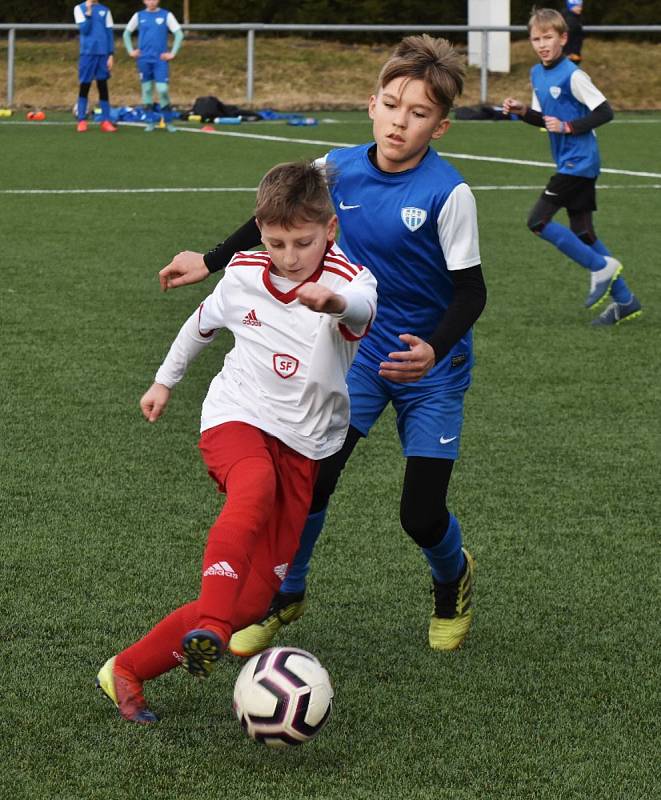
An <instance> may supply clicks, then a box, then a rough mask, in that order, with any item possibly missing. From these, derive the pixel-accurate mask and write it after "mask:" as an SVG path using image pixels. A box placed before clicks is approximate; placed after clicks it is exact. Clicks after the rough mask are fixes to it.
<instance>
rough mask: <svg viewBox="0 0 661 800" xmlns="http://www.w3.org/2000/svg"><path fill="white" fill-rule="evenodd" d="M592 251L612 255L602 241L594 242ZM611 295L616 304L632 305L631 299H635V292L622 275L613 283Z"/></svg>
mask: <svg viewBox="0 0 661 800" xmlns="http://www.w3.org/2000/svg"><path fill="white" fill-rule="evenodd" d="M592 249H593V250H594V251H596V252H597V253H599V254H600V255H602V256H609V255H611V251H610V250H609V249H608V248H607V247H606V245H605V244H604V243H603V242H602V241H601V240H600V239H597V241H596V242H594V244H593V245H592ZM611 294H612V295H613V300H615V302H616V303H623V304H624V305H626V304H627V303H630V302H631V298H632V297H633V292H632V291H631V289H630V288H629V287H628V286H627V284H626V282H625V280H624V278H623V277H622V276H621V275H620V276H619V278H616V279H615V281H614V282H613V285H612V286H611Z"/></svg>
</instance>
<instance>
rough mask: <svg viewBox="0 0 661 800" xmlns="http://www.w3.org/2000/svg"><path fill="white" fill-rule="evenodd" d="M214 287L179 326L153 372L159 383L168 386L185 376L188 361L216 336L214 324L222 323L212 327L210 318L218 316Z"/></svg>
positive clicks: (213, 319) (212, 320)
mask: <svg viewBox="0 0 661 800" xmlns="http://www.w3.org/2000/svg"><path fill="white" fill-rule="evenodd" d="M218 286H220V284H218ZM218 286H217V287H216V291H217V290H218ZM216 291H214V293H213V294H212V295H209V297H207V299H206V300H205V301H204V303H202V304H201V305H200V307H199V308H196V309H195V311H194V312H193V313H192V314H191V315H190V317H189V318H188V319H187V320H186V322H184V324H183V325H182V326H181V329H180V331H179V333H178V334H177V337H176V339H175V340H174V342H172V346H171V347H170V350H169V351H168V354H167V356H166V357H165V361H163V363H162V364H161V366H160V367H159V369H158V371H157V372H156V377H155V378H154V380H155V381H156V383H162V384H163V386H167V387H168V388H169V389H171V388H172V387H173V386H175V385H176V384H177V383H179V381H180V380H181V379H182V378H183V377H184V375H185V374H186V370H187V369H188V366H189V364H190V363H191V362H192V361H193V360H194V359H195V358H196V357H197V356H198V355H199V354H200V353H201V352H202V350H204V348H205V347H206V346H207V345H209V344H211V342H212V341H213V340H214V339H215V338H216V331H217V328H219V327H222V325H218V326H216V327H215V328H214V327H213V322H214V321H215V320H216V319H217V315H216V313H215V312H214V310H213V308H214V306H215V304H214V303H213V298H214V296H215V294H216ZM210 326H211V327H210Z"/></svg>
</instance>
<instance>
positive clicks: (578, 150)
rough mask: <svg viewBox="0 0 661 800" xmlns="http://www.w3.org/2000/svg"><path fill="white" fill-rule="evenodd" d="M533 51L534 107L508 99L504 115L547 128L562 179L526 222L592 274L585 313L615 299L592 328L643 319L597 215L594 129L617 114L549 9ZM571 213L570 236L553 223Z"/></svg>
mask: <svg viewBox="0 0 661 800" xmlns="http://www.w3.org/2000/svg"><path fill="white" fill-rule="evenodd" d="M528 30H529V32H530V43H531V45H532V47H533V50H534V51H535V52H536V53H537V55H538V56H539V60H540V63H539V64H536V65H535V66H534V67H533V68H532V69H531V70H530V82H531V84H532V90H533V94H532V104H531V106H530V107H529V106H527V105H525V104H524V103H522V102H521V101H520V100H517V99H515V98H513V97H507V98H506V99H505V100H504V101H503V110H504V111H505V113H514V114H517V115H518V116H520V117H521V119H522V120H523V121H524V122H527V123H528V124H529V125H535V126H536V127H538V128H546V130H547V131H548V133H549V142H550V145H551V153H552V155H553V160H554V161H555V163H556V166H557V172H556V173H555V175H553V176H552V177H551V179H550V181H549V182H548V184H547V186H546V188H545V189H544V191H543V192H542V194H541V196H540V197H539V199H538V200H537V202H536V203H535V205H534V206H533V208H532V210H531V212H530V214H529V216H528V228H529V229H530V230H531V231H532V233H534V234H536V235H537V236H539V237H540V238H541V239H544V240H545V241H547V242H550V243H551V244H553V245H554V246H555V247H557V248H558V250H560V252H562V253H564V254H565V255H566V256H568V257H569V258H571V259H572V260H573V261H575V262H576V263H577V264H579V265H580V266H582V267H583V268H584V269H586V270H588V271H589V273H590V289H589V291H588V295H587V297H586V300H585V307H586V308H597V306H599V305H600V304H601V303H602V302H603V301H604V300H605V299H606V298H607V297H608V296H609V294H610V296H611V297H612V298H613V301H614V302H612V303H611V304H610V305H609V306H608V307H607V308H606V309H605V311H603V312H602V313H601V314H600V315H599V316H597V317H595V318H594V319H593V320H592V324H593V325H599V326H604V325H605V326H609V325H618V324H619V323H620V322H623V321H624V320H633V319H636V318H637V317H639V316H640V314H641V313H642V306H641V304H640V301H639V300H638V298H637V297H636V296H635V295H634V293H633V292H632V291H631V289H629V287H628V286H627V284H626V282H625V280H624V278H623V277H622V275H621V274H620V273H621V272H622V264H620V262H619V261H618V260H617V259H616V258H613V256H612V255H611V252H610V250H609V249H608V248H607V247H606V245H605V244H604V243H603V242H602V241H601V240H600V239H598V238H597V234H596V233H595V230H594V227H593V224H592V213H593V211H596V209H597V203H596V191H595V189H596V183H597V177H598V176H599V169H600V161H599V146H598V145H597V137H596V135H595V133H594V129H595V128H596V127H598V126H599V125H603V124H604V123H606V122H610V120H611V119H613V111H612V109H611V107H610V105H609V103H608V101H607V100H606V98H605V97H604V95H603V94H602V93H601V92H600V91H599V89H597V87H596V86H595V85H594V84H593V83H592V81H591V80H590V78H589V76H588V75H587V74H586V73H585V72H583V70H581V69H579V67H578V66H577V65H576V64H575V63H573V62H572V61H570V60H569V59H568V58H567V57H565V56H564V55H563V47H564V46H565V45H566V43H567V23H566V22H565V20H564V19H563V18H562V16H561V15H560V13H559V12H557V11H555V10H554V9H551V8H539V9H536V10H535V11H533V13H532V15H531V17H530V20H529V22H528ZM561 208H565V209H566V210H567V214H568V216H569V228H567V227H566V226H564V225H561V224H560V223H558V222H554V221H553V217H554V215H555V214H556V213H557V212H558V211H559V210H560V209H561Z"/></svg>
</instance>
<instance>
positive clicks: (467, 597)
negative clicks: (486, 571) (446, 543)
mask: <svg viewBox="0 0 661 800" xmlns="http://www.w3.org/2000/svg"><path fill="white" fill-rule="evenodd" d="M462 552H463V554H464V556H466V568H465V569H464V571H463V573H462V574H461V575H460V576H459V578H457V580H456V581H453V582H452V583H437V582H436V581H434V588H433V593H434V613H433V614H432V618H431V622H430V623H429V646H430V647H431V649H432V650H447V651H449V650H456V649H457V648H458V647H459V646H460V645H461V643H462V642H463V641H464V639H465V638H466V636H467V635H468V629H469V628H470V626H471V621H472V619H473V609H472V606H471V600H472V597H473V575H474V572H475V561H473V557H472V556H471V554H470V553H469V552H468V550H466V549H465V548H462Z"/></svg>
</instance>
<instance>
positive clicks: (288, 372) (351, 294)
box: [156, 244, 376, 460]
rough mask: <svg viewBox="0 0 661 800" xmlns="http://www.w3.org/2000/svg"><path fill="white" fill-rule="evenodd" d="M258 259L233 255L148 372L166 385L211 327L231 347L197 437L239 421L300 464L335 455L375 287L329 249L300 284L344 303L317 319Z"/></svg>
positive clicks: (263, 256)
mask: <svg viewBox="0 0 661 800" xmlns="http://www.w3.org/2000/svg"><path fill="white" fill-rule="evenodd" d="M271 266H272V262H271V259H270V257H269V255H268V253H266V252H246V253H236V254H235V256H234V257H233V259H232V261H230V263H229V264H228V266H227V268H226V270H225V274H224V276H223V278H222V280H221V281H220V282H219V283H218V285H217V286H216V289H215V290H214V292H213V293H212V294H211V295H209V297H207V299H206V300H205V301H204V302H203V303H202V305H201V306H200V307H199V309H197V310H196V311H195V313H194V314H193V315H192V316H191V317H190V318H189V320H188V321H187V322H186V323H185V324H184V325H183V327H182V328H181V330H180V332H179V334H178V336H177V338H176V339H175V341H174V343H173V344H172V347H171V348H170V351H169V353H168V355H167V357H166V359H165V361H164V362H163V364H162V365H161V367H160V369H159V370H158V372H157V374H156V382H157V383H162V384H164V385H165V386H168V387H172V386H174V385H175V384H176V383H178V382H179V381H180V380H181V378H182V377H183V375H184V373H185V371H186V368H187V366H188V364H189V363H190V361H191V360H192V359H193V358H194V357H195V356H196V355H197V354H198V353H199V352H200V350H201V349H202V348H203V347H204V346H205V345H206V344H208V343H209V342H210V341H211V340H212V339H213V338H214V335H215V332H216V331H217V330H218V329H219V328H227V329H228V330H230V331H231V332H232V333H233V334H234V348H233V349H232V350H231V351H230V352H229V353H227V355H226V356H225V363H224V365H223V368H222V370H221V371H220V372H219V373H218V375H216V377H215V378H214V379H213V380H212V382H211V385H210V387H209V391H208V393H207V396H206V399H205V400H204V404H203V406H202V420H201V430H202V431H204V430H206V429H208V428H212V427H214V426H216V425H220V424H222V423H224V422H245V423H247V424H249V425H254V426H255V427H257V428H260V429H261V430H263V431H265V432H266V433H268V434H270V435H272V436H275V437H277V438H278V439H280V440H281V441H283V442H284V443H285V444H286V445H288V446H289V447H291V448H292V449H293V450H296V451H297V452H299V453H302V454H303V455H304V456H307V457H308V458H312V459H315V460H319V459H322V458H325V457H326V456H329V455H332V454H333V453H335V452H337V450H339V449H340V447H341V446H342V444H343V442H344V438H345V436H346V432H347V428H348V425H349V395H348V392H347V386H346V373H347V371H348V369H349V367H350V365H351V362H352V361H353V358H354V356H355V354H356V350H357V349H358V344H359V342H360V340H361V338H362V337H363V336H365V334H366V333H367V332H368V331H369V328H370V326H371V324H372V320H373V319H374V315H375V313H376V280H375V278H374V276H373V275H372V274H371V272H370V271H369V270H368V269H366V268H365V267H362V266H357V265H355V264H352V263H351V262H350V261H349V259H348V258H347V257H346V256H345V254H344V253H343V252H342V250H341V249H340V248H339V247H338V246H337V245H335V244H331V245H330V246H329V248H328V250H327V251H326V255H325V257H324V260H323V263H322V264H321V266H320V267H319V269H318V270H317V271H316V272H315V273H314V274H313V275H312V276H311V277H310V278H308V281H307V282H310V281H314V282H319V283H321V284H323V285H324V286H327V287H328V288H329V289H331V290H332V291H334V292H336V293H337V294H341V295H343V297H345V299H346V300H347V308H346V310H345V312H344V313H343V314H340V315H331V314H320V313H317V312H315V311H312V310H311V309H309V308H307V307H306V306H304V305H303V304H302V303H301V302H300V301H299V300H298V298H297V297H296V289H297V288H298V286H300V284H298V283H294V282H292V281H288V280H287V279H285V278H282V277H278V276H275V275H273V273H272V272H271Z"/></svg>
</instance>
